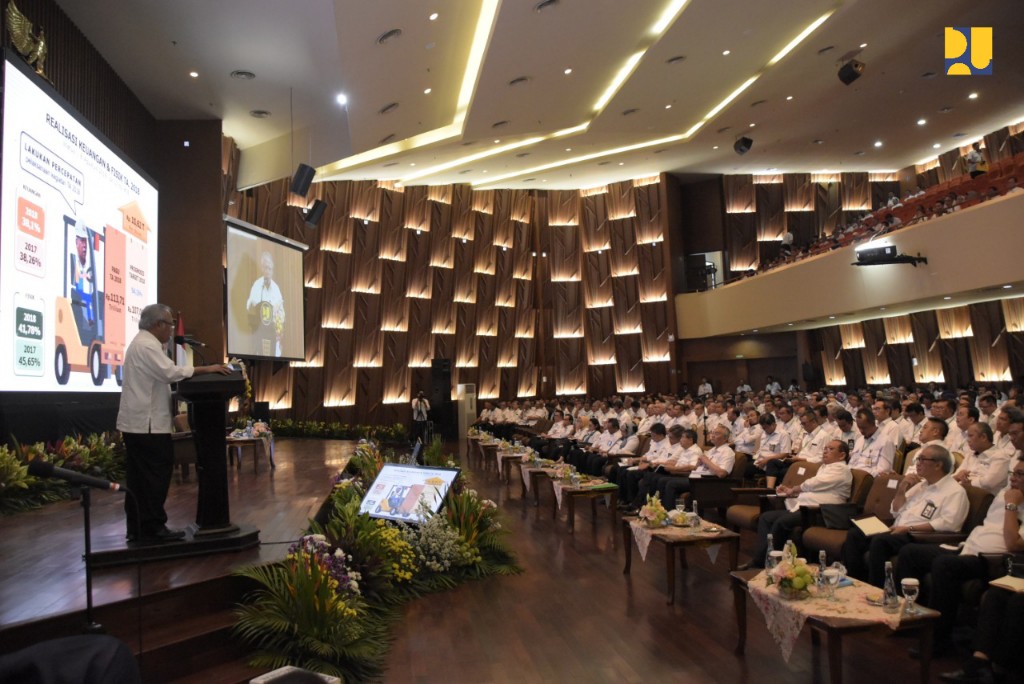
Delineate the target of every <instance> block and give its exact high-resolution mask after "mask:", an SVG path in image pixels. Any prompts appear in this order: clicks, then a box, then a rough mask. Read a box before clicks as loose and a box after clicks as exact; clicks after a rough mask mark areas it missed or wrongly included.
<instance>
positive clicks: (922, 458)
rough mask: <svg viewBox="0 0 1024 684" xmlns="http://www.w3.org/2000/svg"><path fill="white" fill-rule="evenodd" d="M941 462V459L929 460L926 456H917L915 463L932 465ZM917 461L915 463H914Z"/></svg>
mask: <svg viewBox="0 0 1024 684" xmlns="http://www.w3.org/2000/svg"><path fill="white" fill-rule="evenodd" d="M941 460H942V459H941V458H929V457H928V456H918V457H917V461H931V462H932V463H938V462H940V461H941ZM917 461H915V463H916V462H917Z"/></svg>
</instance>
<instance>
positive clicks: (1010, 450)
mask: <svg viewBox="0 0 1024 684" xmlns="http://www.w3.org/2000/svg"><path fill="white" fill-rule="evenodd" d="M992 447H993V448H994V449H996V450H997V451H1004V452H1006V453H1007V454H1009V455H1010V457H1011V458H1012V457H1013V455H1014V454H1015V453H1017V450H1016V449H1015V448H1014V447H1013V442H1011V441H1010V435H1004V434H1003V433H1001V432H996V433H995V435H994V436H993V437H992Z"/></svg>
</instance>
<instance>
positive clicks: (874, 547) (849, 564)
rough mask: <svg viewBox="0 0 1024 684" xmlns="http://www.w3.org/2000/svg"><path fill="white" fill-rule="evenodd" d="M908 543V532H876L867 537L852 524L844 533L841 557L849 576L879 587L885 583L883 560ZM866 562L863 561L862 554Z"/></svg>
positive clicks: (896, 552)
mask: <svg viewBox="0 0 1024 684" xmlns="http://www.w3.org/2000/svg"><path fill="white" fill-rule="evenodd" d="M909 543H910V535H909V534H889V533H883V534H876V535H873V536H871V537H867V536H865V535H864V533H863V532H861V531H860V528H859V527H857V526H856V525H854V526H853V527H851V528H850V531H849V532H847V534H846V541H845V542H844V543H843V549H842V551H841V558H842V562H843V565H845V566H846V573H847V574H848V575H850V576H851V577H856V578H857V579H859V580H863V581H865V582H869V583H870V584H873V585H875V586H876V587H880V586H882V585H883V584H885V562H886V561H887V560H889V559H890V558H892V557H893V556H895V555H896V554H898V553H899V552H900V549H902V548H903V547H904V546H906V545H907V544H909ZM865 553H866V554H867V556H868V559H867V562H866V563H865V562H864V554H865Z"/></svg>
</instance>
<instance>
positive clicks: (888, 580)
mask: <svg viewBox="0 0 1024 684" xmlns="http://www.w3.org/2000/svg"><path fill="white" fill-rule="evenodd" d="M882 610H884V611H885V612H886V613H898V612H899V610H900V597H899V596H898V595H897V594H896V580H895V579H894V578H893V574H892V561H886V562H885V585H884V586H883V588H882Z"/></svg>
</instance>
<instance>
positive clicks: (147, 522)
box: [124, 432, 174, 538]
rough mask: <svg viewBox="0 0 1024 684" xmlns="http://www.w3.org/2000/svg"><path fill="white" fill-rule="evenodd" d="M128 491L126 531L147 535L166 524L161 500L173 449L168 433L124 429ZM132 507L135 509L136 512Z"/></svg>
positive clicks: (172, 464) (169, 472)
mask: <svg viewBox="0 0 1024 684" xmlns="http://www.w3.org/2000/svg"><path fill="white" fill-rule="evenodd" d="M124 449H125V455H126V475H127V481H128V491H129V492H131V494H128V495H126V496H125V499H124V513H125V518H126V519H127V521H128V535H129V536H134V537H136V538H138V537H145V536H151V535H154V534H156V533H157V532H159V531H160V530H162V529H163V528H164V526H165V525H166V524H167V513H166V512H164V502H165V501H166V500H167V490H168V489H170V486H171V471H173V470H174V451H173V447H172V446H171V436H170V435H169V434H155V433H147V434H137V433H131V432H126V433H124ZM136 507H137V510H138V513H137V514H136Z"/></svg>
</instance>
